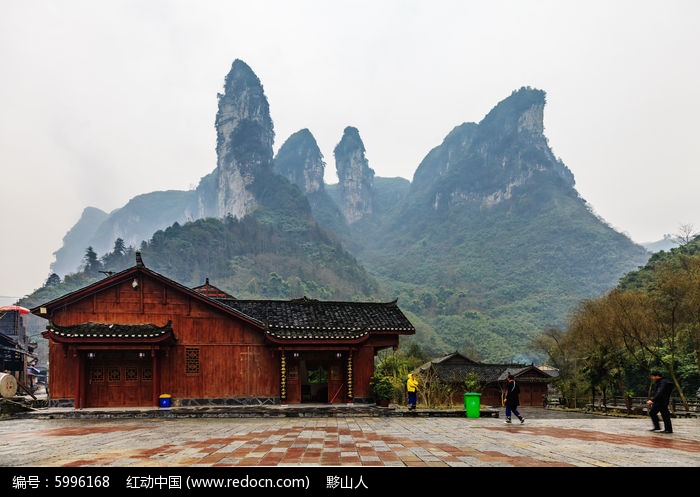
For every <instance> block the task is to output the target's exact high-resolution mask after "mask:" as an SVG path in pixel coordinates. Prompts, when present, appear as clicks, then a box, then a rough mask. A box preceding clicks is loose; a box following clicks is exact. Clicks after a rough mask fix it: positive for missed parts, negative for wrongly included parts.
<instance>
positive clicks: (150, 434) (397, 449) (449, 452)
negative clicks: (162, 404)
mask: <svg viewBox="0 0 700 497" xmlns="http://www.w3.org/2000/svg"><path fill="white" fill-rule="evenodd" d="M275 409H277V410H275ZM280 409H281V408H280V407H276V408H271V409H270V410H269V411H268V413H267V414H266V415H256V416H251V417H246V416H237V415H226V414H224V413H217V415H216V416H212V417H207V416H198V417H193V416H187V415H185V414H184V413H183V414H182V415H180V416H173V417H166V416H163V414H164V413H166V411H163V410H160V411H158V412H157V413H156V412H154V411H151V412H152V415H147V412H145V411H144V410H133V411H132V412H131V414H132V415H131V416H121V415H117V414H118V413H117V412H116V411H115V412H113V413H112V415H111V417H110V414H109V411H108V410H101V411H100V412H101V413H102V416H100V417H82V418H66V417H63V416H61V415H60V414H61V412H64V413H68V411H72V412H75V410H63V411H60V412H59V410H53V411H50V410H44V411H42V410H37V412H36V413H34V414H33V415H27V416H21V417H15V416H12V417H7V418H4V419H0V466H3V467H6V468H7V467H9V468H20V467H52V468H58V467H61V468H68V467H73V468H76V467H77V468H90V467H92V468H95V467H101V468H107V467H114V468H117V467H119V468H130V467H140V468H144V467H150V468H154V467H188V468H197V467H209V468H212V467H222V468H223V467H260V466H264V467H273V466H274V467H300V466H302V467H312V466H326V467H371V466H383V467H387V466H391V467H434V468H438V467H445V468H447V467H528V468H532V467H560V468H563V467H682V468H697V467H699V466H700V420H699V419H698V418H676V419H673V428H674V433H672V434H665V433H658V432H650V431H648V430H649V429H650V428H651V422H650V420H649V419H648V418H645V417H617V416H600V415H596V416H593V415H588V414H583V413H580V412H568V411H558V410H553V409H542V408H534V407H532V408H522V409H521V413H522V414H523V415H524V416H525V418H526V421H525V423H524V424H520V423H519V422H518V421H517V420H516V421H515V422H514V423H513V424H505V423H504V419H503V415H502V413H501V416H500V417H493V416H482V417H480V418H467V417H466V416H464V414H461V415H460V414H459V413H456V414H455V415H445V413H442V415H430V413H428V412H426V411H424V412H420V411H419V413H418V415H417V416H407V415H406V413H405V412H403V411H401V410H400V409H398V410H393V413H392V414H391V415H376V413H375V411H371V410H368V411H366V412H364V413H358V411H357V410H353V411H348V414H347V415H344V414H343V412H342V411H340V412H339V411H338V410H335V411H332V415H331V411H328V413H329V415H326V416H324V415H322V414H321V415H319V414H318V411H314V413H313V414H306V413H304V412H303V411H300V412H299V414H297V415H295V416H290V415H288V413H289V411H288V410H286V411H284V412H285V414H286V415H284V416H282V415H279V413H280ZM80 411H83V414H89V411H85V410H80ZM123 413H124V411H123V410H120V411H119V414H123ZM157 414H158V415H157ZM52 416H53V417H52Z"/></svg>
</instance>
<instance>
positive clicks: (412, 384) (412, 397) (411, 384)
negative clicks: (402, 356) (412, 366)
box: [406, 373, 418, 411]
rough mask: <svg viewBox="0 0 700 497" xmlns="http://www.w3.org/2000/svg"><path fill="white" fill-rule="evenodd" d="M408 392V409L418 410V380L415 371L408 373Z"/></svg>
mask: <svg viewBox="0 0 700 497" xmlns="http://www.w3.org/2000/svg"><path fill="white" fill-rule="evenodd" d="M406 392H407V393H408V410H409V411H415V410H416V398H417V396H418V380H416V379H415V378H414V377H413V373H408V379H407V380H406Z"/></svg>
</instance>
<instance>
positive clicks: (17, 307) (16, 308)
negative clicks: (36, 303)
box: [0, 305, 29, 314]
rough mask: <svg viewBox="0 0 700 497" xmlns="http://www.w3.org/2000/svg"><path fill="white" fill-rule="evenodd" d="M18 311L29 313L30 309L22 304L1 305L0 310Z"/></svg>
mask: <svg viewBox="0 0 700 497" xmlns="http://www.w3.org/2000/svg"><path fill="white" fill-rule="evenodd" d="M8 311H17V312H19V313H20V314H29V309H27V308H26V307H22V306H21V305H6V306H3V307H0V312H8Z"/></svg>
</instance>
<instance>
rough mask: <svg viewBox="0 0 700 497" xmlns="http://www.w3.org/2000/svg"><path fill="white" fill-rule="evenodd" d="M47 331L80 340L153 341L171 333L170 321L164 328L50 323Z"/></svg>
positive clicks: (138, 325) (140, 325) (134, 325)
mask: <svg viewBox="0 0 700 497" xmlns="http://www.w3.org/2000/svg"><path fill="white" fill-rule="evenodd" d="M47 329H48V330H49V331H51V332H52V333H53V334H54V335H56V336H59V337H63V338H81V339H104V338H109V339H129V338H133V339H146V338H150V339H153V338H158V337H162V336H164V335H166V334H168V333H172V331H173V329H172V326H171V322H170V321H168V322H167V323H166V324H165V325H164V326H157V325H155V324H107V323H92V322H87V323H80V324H74V325H70V326H59V325H56V324H53V323H50V324H49V325H48V326H47Z"/></svg>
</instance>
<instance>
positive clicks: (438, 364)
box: [418, 352, 550, 383]
mask: <svg viewBox="0 0 700 497" xmlns="http://www.w3.org/2000/svg"><path fill="white" fill-rule="evenodd" d="M532 368H534V366H529V365H526V364H484V363H479V362H475V361H472V360H471V359H469V358H466V357H464V356H463V355H461V354H458V353H456V352H455V353H453V354H449V355H446V356H443V357H438V358H437V359H433V360H432V361H429V362H426V363H425V364H423V365H421V366H420V367H419V368H418V370H419V371H428V370H432V371H433V372H434V373H435V375H436V376H437V378H438V379H439V380H441V381H444V382H445V383H462V382H463V381H464V380H465V378H466V377H467V374H468V373H471V372H475V373H476V374H477V376H478V377H479V379H480V380H481V382H483V383H491V382H497V381H505V380H506V377H507V376H508V374H512V375H514V376H515V377H516V378H517V377H518V375H520V374H521V373H525V372H527V371H528V370H530V369H532ZM535 369H537V368H535ZM537 371H540V370H539V369H537ZM540 372H541V373H542V375H541V376H540V375H537V374H535V375H533V376H529V375H525V376H524V377H523V378H521V379H523V380H525V379H527V380H528V381H545V380H546V379H547V377H549V376H550V375H549V374H548V373H546V372H544V371H540Z"/></svg>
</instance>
